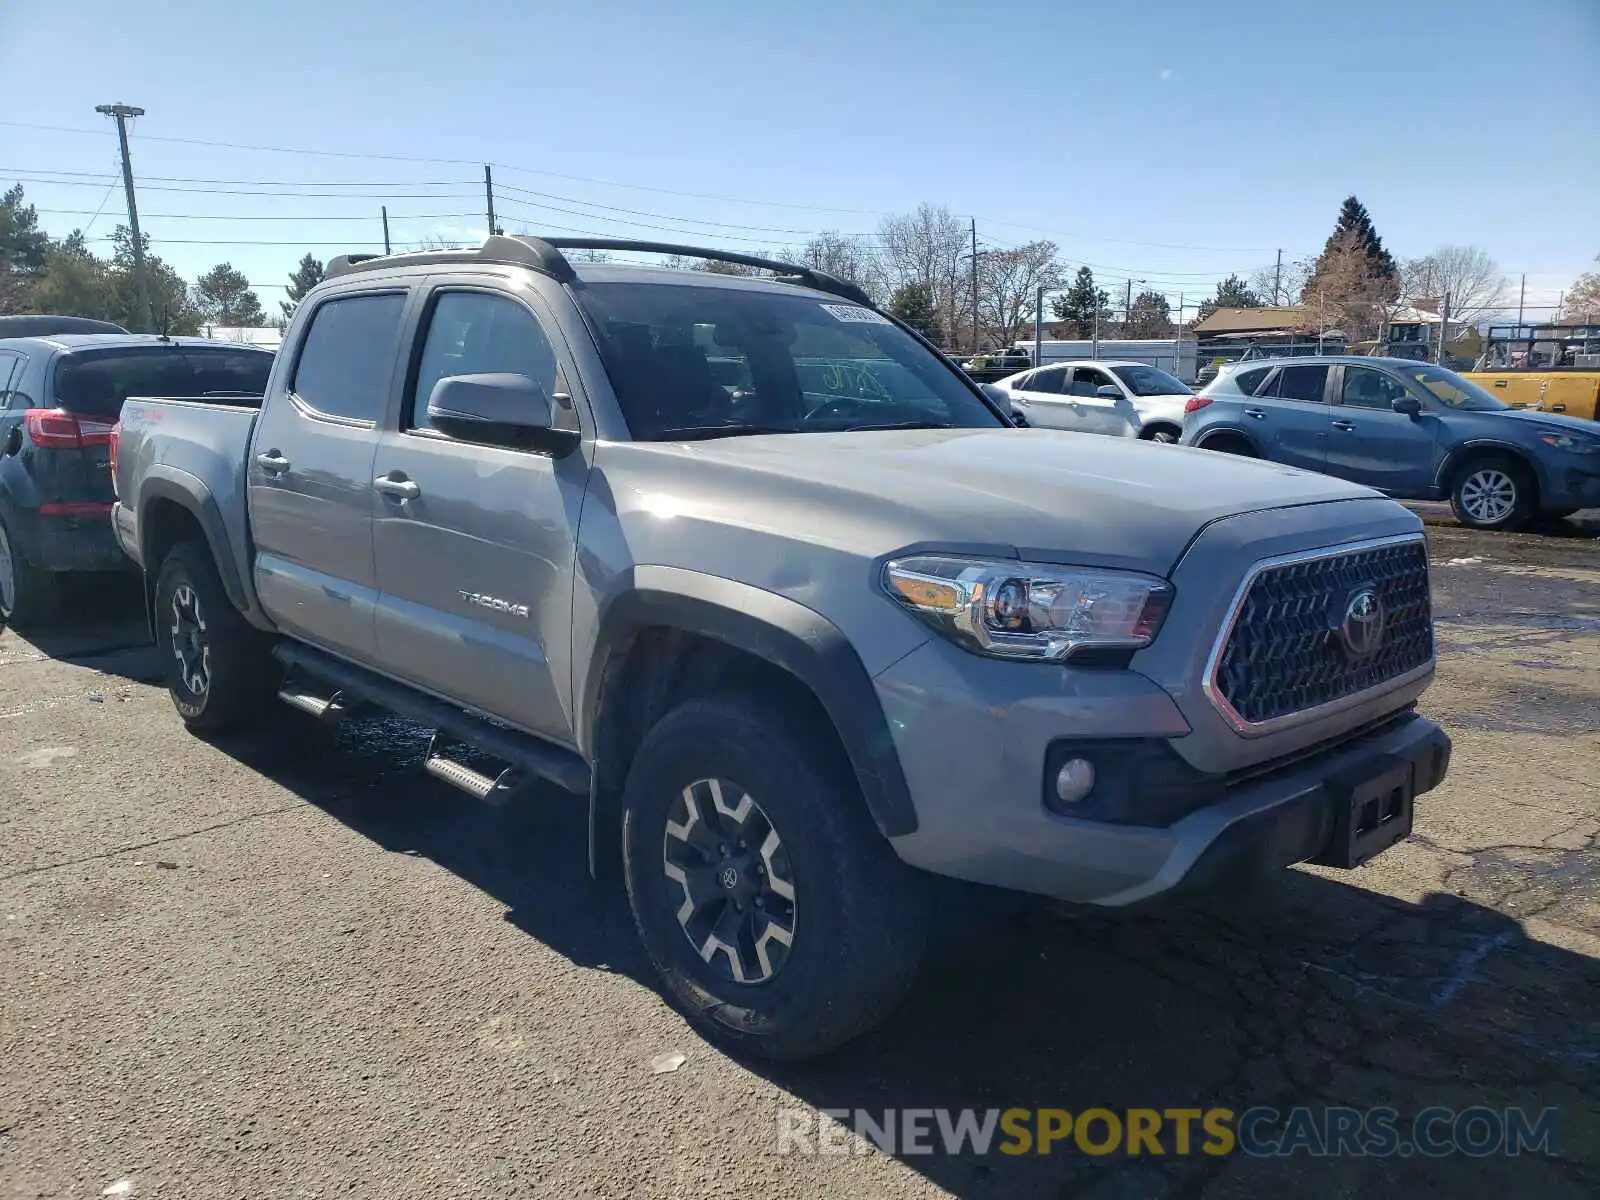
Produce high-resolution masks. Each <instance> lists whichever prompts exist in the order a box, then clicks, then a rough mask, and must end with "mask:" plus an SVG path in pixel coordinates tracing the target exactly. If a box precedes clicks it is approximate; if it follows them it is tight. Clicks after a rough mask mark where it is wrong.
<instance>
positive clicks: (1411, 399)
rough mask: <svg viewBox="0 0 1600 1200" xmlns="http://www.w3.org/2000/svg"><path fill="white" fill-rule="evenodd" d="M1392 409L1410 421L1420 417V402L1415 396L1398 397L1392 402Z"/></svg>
mask: <svg viewBox="0 0 1600 1200" xmlns="http://www.w3.org/2000/svg"><path fill="white" fill-rule="evenodd" d="M1392 407H1393V408H1394V410H1395V412H1397V413H1404V414H1405V415H1406V416H1408V417H1410V418H1411V419H1412V420H1415V419H1416V418H1417V417H1420V416H1421V415H1422V401H1420V400H1418V399H1417V398H1416V397H1415V396H1400V397H1398V398H1396V399H1395V400H1394V402H1393V404H1392Z"/></svg>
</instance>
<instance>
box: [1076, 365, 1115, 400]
mask: <svg viewBox="0 0 1600 1200" xmlns="http://www.w3.org/2000/svg"><path fill="white" fill-rule="evenodd" d="M1110 382H1111V380H1109V379H1107V378H1106V374H1105V372H1104V371H1097V370H1095V369H1094V368H1093V367H1079V368H1078V369H1077V370H1075V371H1073V372H1072V387H1071V389H1070V392H1071V394H1072V395H1074V396H1092V395H1094V393H1095V389H1096V388H1102V387H1105V386H1107V385H1108V384H1109V383H1110Z"/></svg>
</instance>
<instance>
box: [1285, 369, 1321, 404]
mask: <svg viewBox="0 0 1600 1200" xmlns="http://www.w3.org/2000/svg"><path fill="white" fill-rule="evenodd" d="M1327 381H1328V368H1327V367H1326V366H1321V367H1284V368H1283V369H1282V370H1281V371H1279V372H1278V386H1277V388H1276V389H1274V394H1275V395H1278V396H1281V397H1283V398H1284V399H1285V400H1309V401H1311V402H1313V403H1316V404H1320V403H1322V401H1323V385H1324V384H1326V383H1327Z"/></svg>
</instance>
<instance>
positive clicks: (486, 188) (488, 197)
mask: <svg viewBox="0 0 1600 1200" xmlns="http://www.w3.org/2000/svg"><path fill="white" fill-rule="evenodd" d="M483 198H484V201H485V202H486V204H487V206H488V209H489V232H490V233H491V234H496V233H499V232H500V229H499V226H497V225H496V224H495V223H494V174H493V173H492V172H491V171H490V170H489V164H488V163H484V164H483Z"/></svg>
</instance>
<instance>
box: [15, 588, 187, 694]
mask: <svg viewBox="0 0 1600 1200" xmlns="http://www.w3.org/2000/svg"><path fill="white" fill-rule="evenodd" d="M143 604H144V601H143V597H142V595H141V592H140V585H139V579H138V576H136V575H132V574H120V573H119V574H105V575H82V576H69V577H67V578H65V579H63V580H62V581H61V582H59V583H58V584H57V585H56V591H55V596H54V608H53V611H52V613H51V615H50V616H49V617H48V618H47V619H46V620H44V621H42V622H39V623H36V624H33V625H28V626H26V627H24V628H22V629H8V628H7V627H6V626H5V625H4V623H3V622H0V639H3V640H0V660H4V659H6V658H12V657H17V656H22V655H26V654H29V653H32V654H38V655H43V656H45V657H47V658H54V659H60V660H62V661H65V662H71V663H75V664H77V665H79V666H87V667H93V668H94V669H96V670H100V671H104V672H105V673H106V674H108V675H118V676H121V677H123V678H126V679H132V680H136V681H138V682H143V683H150V682H155V681H157V680H159V679H160V677H161V670H160V666H159V664H158V663H157V661H156V657H155V649H154V647H153V646H152V645H151V643H150V632H149V630H148V629H147V628H146V626H145V617H144V609H143Z"/></svg>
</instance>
